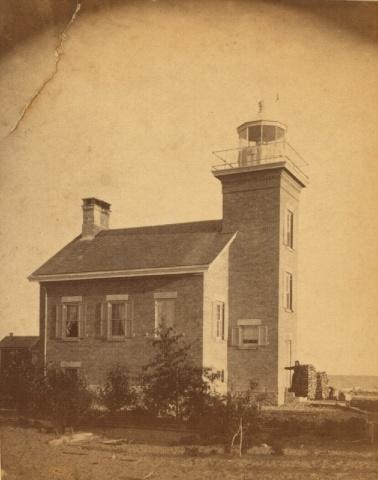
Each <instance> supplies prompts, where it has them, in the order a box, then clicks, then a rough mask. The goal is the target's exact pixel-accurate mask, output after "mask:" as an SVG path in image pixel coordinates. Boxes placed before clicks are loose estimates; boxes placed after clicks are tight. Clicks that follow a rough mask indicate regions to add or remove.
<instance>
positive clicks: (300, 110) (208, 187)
mask: <svg viewBox="0 0 378 480" xmlns="http://www.w3.org/2000/svg"><path fill="white" fill-rule="evenodd" d="M357 25H358V22H357ZM63 28H64V25H59V26H57V27H53V26H50V27H48V28H46V29H44V30H41V31H40V32H39V33H37V34H35V35H34V36H31V37H28V38H27V39H26V40H24V41H23V42H21V43H18V44H16V45H15V46H14V47H13V48H12V49H11V50H9V51H8V53H7V54H6V55H4V56H3V58H2V59H1V60H0V98H1V105H2V113H3V114H2V118H1V119H0V138H1V139H2V140H1V141H0V202H1V212H2V213H1V215H2V220H1V222H0V235H1V237H0V255H1V265H2V269H1V271H2V282H1V286H0V290H1V295H0V309H1V312H2V318H1V319H0V337H2V336H4V335H6V334H8V333H9V332H10V331H13V332H14V334H18V335H27V334H30V335H32V334H38V286H37V285H36V284H35V283H30V282H29V281H28V280H27V276H28V275H29V274H30V273H31V272H32V271H34V270H35V269H36V268H37V267H39V266H40V265H41V264H42V263H43V262H45V261H46V260H47V259H48V258H50V256H52V255H53V254H54V253H56V252H57V251H58V250H59V249H60V248H62V247H63V246H64V245H65V244H66V243H68V242H69V241H70V240H72V238H73V237H75V236H76V235H77V234H78V233H80V229H81V220H82V211H81V199H82V198H83V197H87V196H96V197H99V198H101V199H103V200H105V201H107V202H109V203H111V204H112V213H111V227H112V228H117V227H132V226H142V225H155V224H164V223H175V222H186V221H195V220H205V219H212V218H221V215H222V211H221V190H220V185H219V182H218V181H217V180H216V179H214V178H213V176H212V174H211V166H212V165H213V164H214V163H217V161H216V159H215V158H214V157H213V155H212V153H211V152H212V151H214V150H220V149H223V148H224V149H225V148H232V147H236V146H237V143H238V140H237V134H236V127H237V126H238V125H240V124H241V123H243V122H245V121H248V120H252V119H253V118H254V116H255V115H256V112H257V102H258V101H259V100H260V99H262V98H263V99H265V101H266V102H267V103H268V104H269V102H270V101H272V99H274V98H275V97H276V95H277V93H278V94H279V112H280V113H279V116H280V118H278V120H283V121H284V122H285V123H286V124H287V125H288V126H289V129H288V140H289V142H290V143H291V144H292V145H293V146H294V147H295V148H296V150H298V151H299V152H300V153H301V155H302V156H303V157H304V158H305V159H306V160H307V162H308V163H309V167H308V170H307V173H308V175H309V177H310V184H309V186H308V187H307V188H306V189H305V190H304V191H303V192H302V194H301V207H300V209H301V210H300V232H299V239H298V241H299V285H298V296H299V298H298V309H299V332H298V333H299V358H300V360H301V361H302V362H303V363H313V364H314V365H315V366H316V367H317V369H319V370H326V371H328V372H329V373H332V374H366V375H368V374H370V375H374V374H378V354H377V352H378V348H377V337H378V335H377V334H378V321H377V320H378V318H377V311H378V296H377V294H376V285H377V280H378V278H377V277H378V273H377V241H376V238H377V235H378V215H377V214H376V207H377V173H378V167H377V163H376V152H377V148H378V136H377V134H376V132H377V113H376V112H377V104H378V102H377V100H378V90H377V88H376V72H377V67H378V56H377V51H376V44H375V43H373V40H372V38H371V37H369V36H368V35H361V31H360V30H361V28H360V29H353V28H346V27H345V28H344V27H343V25H342V24H340V23H339V24H335V23H330V21H329V19H327V18H323V17H322V16H319V15H315V13H314V12H313V11H311V9H306V8H292V7H290V6H289V5H287V4H285V2H277V3H274V2H257V1H256V2H242V1H239V2H232V1H225V2H221V3H219V2H212V1H208V2H170V3H168V2H161V1H159V0H157V1H140V2H133V3H128V2H126V4H123V5H115V6H114V7H113V8H106V9H100V10H97V11H94V12H89V11H87V12H85V11H83V10H82V11H79V12H78V15H77V17H76V19H75V21H74V22H73V23H72V25H71V26H70V27H69V29H68V30H67V31H66V35H65V37H64V42H63V45H62V50H61V53H62V55H61V56H60V57H59V62H58V63H59V64H58V71H57V73H56V74H55V75H54V69H55V64H56V61H57V59H58V57H57V56H56V54H55V49H56V46H57V45H58V44H59V37H58V33H59V32H61V31H62V29H63ZM50 77H51V81H48V82H47V83H46V85H45V86H44V87H43V88H42V90H41V92H40V94H39V95H38V96H36V98H35V99H34V101H33V102H32V103H31V106H30V108H28V109H27V111H26V114H25V115H24V116H23V118H22V120H21V121H20V123H19V125H18V127H17V128H16V129H15V130H14V131H13V133H11V130H12V129H13V128H14V126H15V125H16V124H17V122H18V119H19V118H20V115H22V112H23V109H24V107H25V105H27V104H28V102H29V101H30V99H31V98H33V95H35V93H36V92H37V91H39V89H40V88H41V85H43V83H44V81H45V80H46V79H47V78H50Z"/></svg>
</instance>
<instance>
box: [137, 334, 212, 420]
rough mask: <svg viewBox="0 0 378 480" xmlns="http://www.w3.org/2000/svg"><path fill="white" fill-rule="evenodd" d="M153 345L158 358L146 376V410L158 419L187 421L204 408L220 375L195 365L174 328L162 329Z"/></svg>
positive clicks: (152, 363)
mask: <svg viewBox="0 0 378 480" xmlns="http://www.w3.org/2000/svg"><path fill="white" fill-rule="evenodd" d="M152 345H153V347H154V348H155V356H154V357H153V359H152V361H151V362H150V363H149V364H148V365H146V366H145V367H144V374H143V393H144V402H145V405H146V408H147V409H148V410H149V411H150V412H151V413H153V414H154V415H156V416H174V417H175V418H176V420H187V419H188V418H190V417H191V416H192V414H193V412H194V411H195V410H200V409H201V408H202V406H203V404H204V403H205V397H207V396H208V395H209V394H210V391H211V384H212V382H213V381H214V380H215V378H216V377H217V375H213V374H212V373H211V371H210V370H209V369H203V368H200V367H197V366H195V365H194V364H193V362H192V361H191V359H190V357H189V355H188V350H189V349H190V346H189V345H186V344H184V342H183V341H182V335H176V334H174V333H173V331H172V329H171V328H161V329H159V330H158V332H157V336H156V337H155V339H154V340H153V342H152Z"/></svg>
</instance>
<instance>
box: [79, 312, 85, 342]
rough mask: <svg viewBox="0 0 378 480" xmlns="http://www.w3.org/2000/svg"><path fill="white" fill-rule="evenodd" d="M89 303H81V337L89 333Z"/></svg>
mask: <svg viewBox="0 0 378 480" xmlns="http://www.w3.org/2000/svg"><path fill="white" fill-rule="evenodd" d="M86 316H87V305H86V304H80V305H79V337H80V338H85V337H86V335H87V322H86Z"/></svg>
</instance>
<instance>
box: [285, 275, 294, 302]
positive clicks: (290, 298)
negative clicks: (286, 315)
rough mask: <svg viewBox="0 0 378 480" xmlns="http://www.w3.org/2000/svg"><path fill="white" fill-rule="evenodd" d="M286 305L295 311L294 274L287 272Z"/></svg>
mask: <svg viewBox="0 0 378 480" xmlns="http://www.w3.org/2000/svg"><path fill="white" fill-rule="evenodd" d="M284 288H285V289H284V295H285V296H284V306H285V309H286V310H290V311H293V275H292V274H291V273H289V272H285V286H284Z"/></svg>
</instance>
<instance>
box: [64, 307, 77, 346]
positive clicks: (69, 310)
mask: <svg viewBox="0 0 378 480" xmlns="http://www.w3.org/2000/svg"><path fill="white" fill-rule="evenodd" d="M80 313H81V304H80V303H63V322H62V323H63V325H62V327H63V328H62V334H63V335H62V336H63V338H66V339H71V340H72V339H75V338H79V337H80Z"/></svg>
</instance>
